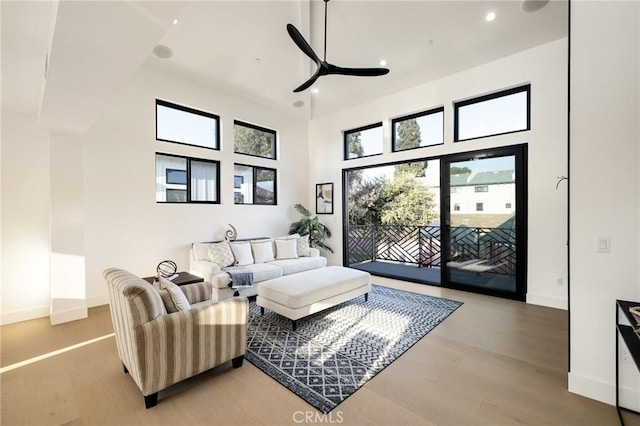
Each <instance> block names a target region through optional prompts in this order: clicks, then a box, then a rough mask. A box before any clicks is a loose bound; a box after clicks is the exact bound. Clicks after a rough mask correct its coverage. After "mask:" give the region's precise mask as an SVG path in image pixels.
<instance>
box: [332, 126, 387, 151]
mask: <svg viewBox="0 0 640 426" xmlns="http://www.w3.org/2000/svg"><path fill="white" fill-rule="evenodd" d="M377 127H380V128H382V130H383V134H382V140H381V141H380V142H381V144H380V148H381V152H378V153H376V154H369V155H363V156H362V157H354V158H349V148H348V146H347V135H348V134H350V133H357V132H362V131H365V130H371V129H375V128H377ZM342 149H343V151H344V152H343V158H344V161H349V160H357V159H359V158H367V157H374V156H376V155H382V154H384V128H383V122H382V121H380V122H377V123H373V124H368V125H366V126H361V127H356V128H355V129H349V130H343V131H342Z"/></svg>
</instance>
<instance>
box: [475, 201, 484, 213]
mask: <svg viewBox="0 0 640 426" xmlns="http://www.w3.org/2000/svg"><path fill="white" fill-rule="evenodd" d="M483 210H484V204H483V203H476V211H477V212H481V211H483Z"/></svg>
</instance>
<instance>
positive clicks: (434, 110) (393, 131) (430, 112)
mask: <svg viewBox="0 0 640 426" xmlns="http://www.w3.org/2000/svg"><path fill="white" fill-rule="evenodd" d="M438 113H442V142H440V143H435V144H432V145H425V146H417V147H415V148H406V149H397V148H396V123H399V122H402V121H406V120H411V119H412V118H419V117H426V116H428V115H433V114H438ZM439 145H444V106H439V107H436V108H431V109H428V110H426V111H420V112H416V113H413V114H409V115H403V116H402V117H396V118H392V119H391V152H403V151H411V150H412V149H420V148H427V147H430V146H439Z"/></svg>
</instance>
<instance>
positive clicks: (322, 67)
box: [287, 0, 389, 92]
mask: <svg viewBox="0 0 640 426" xmlns="http://www.w3.org/2000/svg"><path fill="white" fill-rule="evenodd" d="M327 3H329V0H324V58H323V60H320V58H318V55H316V53H315V52H314V51H313V49H312V48H311V46H309V43H307V41H306V40H305V39H304V37H302V34H300V31H298V29H297V28H296V27H294V26H293V25H292V24H287V32H288V33H289V36H291V39H292V40H293V42H294V43H295V44H296V46H298V47H299V48H300V50H302V52H304V53H305V54H306V55H307V56H308V57H309V58H311V60H312V61H313V62H315V63H316V65H317V66H318V69H317V70H316V72H315V73H314V74H313V75H312V76H311V78H310V79H309V80H307V81H305V82H304V83H302V84H301V85H300V86H299V87H297V88H295V89H294V90H293V91H294V92H302V91H303V90H305V89H308V88H309V87H311V85H312V84H313V83H315V81H316V80H317V79H318V77H321V76H323V75H329V74H338V75H353V76H356V77H376V76H379V75H385V74H388V73H389V69H388V68H343V67H339V66H336V65H333V64H330V63H328V62H327Z"/></svg>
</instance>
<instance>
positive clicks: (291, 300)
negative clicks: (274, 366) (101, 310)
mask: <svg viewBox="0 0 640 426" xmlns="http://www.w3.org/2000/svg"><path fill="white" fill-rule="evenodd" d="M370 290H371V275H369V273H368V272H363V271H358V270H357V269H351V268H343V267H341V266H327V267H326V268H320V269H313V270H311V271H306V272H300V273H297V274H293V275H285V276H283V277H279V278H274V279H271V280H267V281H263V282H261V283H260V284H259V285H258V297H257V298H256V303H257V304H258V306H260V307H261V312H262V313H263V314H264V309H265V308H267V309H269V310H271V311H273V312H276V313H278V314H280V315H282V316H284V317H287V318H289V319H290V320H292V325H293V330H294V331H295V330H296V320H298V319H300V318H302V317H306V316H307V315H311V314H313V313H316V312H319V311H322V310H324V309H327V308H330V307H332V306H335V305H337V304H338V303H342V302H345V301H347V300H350V299H353V298H354V297H357V296H361V295H364V297H365V300H368V296H369V294H368V293H369V291H370Z"/></svg>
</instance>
